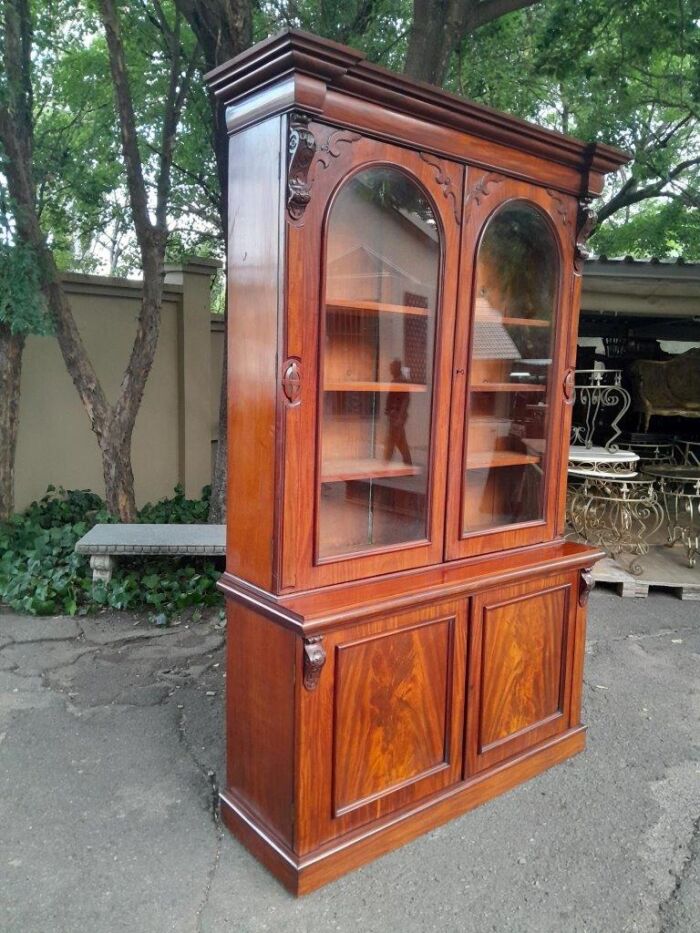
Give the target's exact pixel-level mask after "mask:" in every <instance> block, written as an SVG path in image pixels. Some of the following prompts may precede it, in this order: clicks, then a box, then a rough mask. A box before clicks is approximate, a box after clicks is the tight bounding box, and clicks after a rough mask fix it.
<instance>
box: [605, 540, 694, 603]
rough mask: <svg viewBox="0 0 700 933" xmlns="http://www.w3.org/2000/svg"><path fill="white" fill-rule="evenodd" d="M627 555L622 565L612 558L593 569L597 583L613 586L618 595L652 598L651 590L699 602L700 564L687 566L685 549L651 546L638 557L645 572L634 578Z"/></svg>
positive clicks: (620, 561)
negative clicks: (662, 591) (628, 567)
mask: <svg viewBox="0 0 700 933" xmlns="http://www.w3.org/2000/svg"><path fill="white" fill-rule="evenodd" d="M625 560H629V558H628V557H627V555H623V556H621V557H620V559H619V562H618V561H617V560H613V559H612V558H610V557H606V558H604V559H603V560H601V561H599V562H598V563H597V564H596V565H595V568H594V570H593V578H594V580H595V582H596V584H599V583H602V584H610V585H612V586H614V587H615V589H616V590H617V594H618V596H638V597H644V596H648V595H649V587H654V588H655V589H667V590H671V591H672V592H673V593H674V594H675V595H676V596H678V597H679V598H680V599H697V600H700V564H699V565H697V566H695V567H688V562H687V560H686V554H685V548H681V547H680V546H678V545H676V546H675V547H673V548H668V547H663V546H662V547H656V546H655V547H652V548H650V549H649V553H648V554H645V555H644V556H642V557H639V558H637V560H638V561H639V563H640V564H641V565H642V568H643V571H642V573H641V574H639V576H634V575H633V574H631V573H629V571H628V570H626V569H625Z"/></svg>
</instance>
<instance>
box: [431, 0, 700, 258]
mask: <svg viewBox="0 0 700 933" xmlns="http://www.w3.org/2000/svg"><path fill="white" fill-rule="evenodd" d="M699 20H700V0H678V2H673V3H669V2H661V3H660V2H659V0H617V2H615V3H611V2H610V0H543V2H540V3H537V4H535V5H534V6H532V7H530V8H528V9H526V10H522V11H519V12H517V13H513V14H511V15H509V16H505V17H503V18H501V19H498V20H496V21H495V22H492V23H490V24H489V25H487V26H485V27H483V28H482V29H479V30H478V31H477V33H476V34H474V35H472V36H469V37H467V39H465V40H464V42H463V43H462V47H461V49H460V52H459V55H458V56H457V57H456V61H455V62H454V65H453V70H452V73H451V75H450V78H449V85H450V87H451V88H452V89H454V90H457V91H458V92H459V93H462V94H465V95H466V96H468V97H472V98H474V99H476V100H479V101H481V102H483V103H486V104H488V105H490V106H493V107H497V108H499V109H501V110H506V111H509V112H511V113H514V114H516V115H518V116H521V117H524V118H526V119H529V120H534V121H535V122H537V123H540V124H541V125H544V126H547V127H551V128H553V129H556V130H559V131H562V132H565V133H569V134H572V135H574V136H578V137H579V138H581V139H585V140H599V141H601V142H605V143H610V144H612V145H615V146H618V147H620V148H622V149H626V150H627V151H629V152H630V153H631V155H632V157H633V161H632V163H631V164H630V166H629V167H627V168H625V169H623V170H622V171H621V172H620V173H619V174H618V175H617V176H613V177H611V178H609V180H608V183H607V188H606V191H605V193H604V198H603V199H602V203H600V204H598V205H594V207H595V208H596V209H597V210H599V212H601V214H602V216H603V217H605V216H606V214H607V213H608V208H609V209H610V211H611V213H610V219H605V220H604V221H603V224H602V226H601V229H600V230H599V232H598V234H597V237H596V239H595V241H593V245H594V247H595V248H596V249H597V250H600V251H603V252H606V253H608V254H609V255H620V254H625V253H629V254H632V255H635V256H649V255H658V256H664V255H678V254H683V255H684V256H685V258H687V259H700V249H699V245H700V68H699V67H698V62H700V29H698V26H697V24H698V21H699ZM674 205H675V207H674ZM628 227H630V228H631V229H628Z"/></svg>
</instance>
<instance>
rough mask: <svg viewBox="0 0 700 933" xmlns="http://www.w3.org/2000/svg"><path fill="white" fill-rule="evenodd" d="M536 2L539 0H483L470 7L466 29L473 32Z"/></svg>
mask: <svg viewBox="0 0 700 933" xmlns="http://www.w3.org/2000/svg"><path fill="white" fill-rule="evenodd" d="M536 3H539V0H483V2H481V3H477V4H476V6H473V7H472V10H471V13H470V15H469V18H468V20H467V23H466V25H467V28H468V31H469V32H473V30H475V29H479V28H480V27H481V26H485V25H486V23H491V22H493V20H495V19H499V18H500V17H501V16H505V15H506V14H507V13H515V11H516V10H523V9H525V8H526V7H529V6H534V5H535V4H536ZM460 38H461V37H460Z"/></svg>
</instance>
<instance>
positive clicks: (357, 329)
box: [317, 167, 440, 558]
mask: <svg viewBox="0 0 700 933" xmlns="http://www.w3.org/2000/svg"><path fill="white" fill-rule="evenodd" d="M439 259H440V244H439V240H438V231H437V225H436V222H435V217H434V215H433V211H432V208H431V207H430V204H429V203H428V201H427V200H426V198H425V197H424V195H423V194H422V192H421V190H420V188H419V187H418V186H417V185H416V184H415V182H413V181H411V180H410V179H409V178H408V177H407V176H405V175H403V174H402V173H401V172H398V171H396V170H395V169H391V168H385V167H375V168H371V169H367V170H365V171H363V172H360V173H358V174H357V175H355V176H353V178H352V179H351V180H350V181H349V182H347V183H346V184H345V185H344V186H343V188H342V189H341V190H340V192H339V194H338V196H337V198H336V200H335V202H334V204H333V208H332V210H331V214H330V217H329V221H328V227H327V240H326V263H325V268H326V282H325V305H324V308H323V310H322V316H323V326H322V335H323V336H322V340H323V343H322V356H321V373H322V384H321V419H322V420H321V466H320V474H321V475H320V484H321V489H320V499H319V527H318V542H317V552H318V556H319V557H320V558H327V557H332V556H335V555H342V554H351V553H354V552H356V551H363V550H368V549H371V548H377V547H384V546H387V545H391V544H399V543H403V542H410V541H417V540H421V539H423V538H425V537H426V536H427V528H426V516H427V495H428V489H429V485H428V478H429V465H430V457H429V452H430V418H431V407H432V406H431V403H432V379H433V350H434V335H435V307H436V300H437V284H438V268H439Z"/></svg>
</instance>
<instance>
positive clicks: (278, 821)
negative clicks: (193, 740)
mask: <svg viewBox="0 0 700 933" xmlns="http://www.w3.org/2000/svg"><path fill="white" fill-rule="evenodd" d="M227 641H228V647H227V652H228V664H227V674H226V690H227V694H226V736H227V749H226V757H227V770H228V788H229V789H230V790H231V791H233V792H234V793H235V794H236V795H237V796H238V797H239V798H240V799H241V800H242V801H243V802H244V803H245V804H246V805H247V807H248V808H249V809H250V810H252V811H253V812H254V813H255V814H256V815H257V816H258V817H259V818H260V821H261V822H262V823H263V824H264V825H265V826H267V827H268V828H269V829H271V830H273V831H274V832H276V833H277V835H278V836H280V837H281V838H282V839H283V840H284V841H285V842H287V843H288V844H291V840H292V814H293V800H294V784H293V768H294V648H295V645H294V641H295V636H294V635H293V634H292V632H290V631H288V630H287V629H284V628H282V627H281V626H279V625H275V624H274V623H273V622H270V621H268V620H267V619H265V618H263V617H262V616H259V615H257V613H255V612H253V611H252V610H251V609H246V608H245V607H244V606H240V605H238V604H237V603H234V602H229V604H228V636H227Z"/></svg>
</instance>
